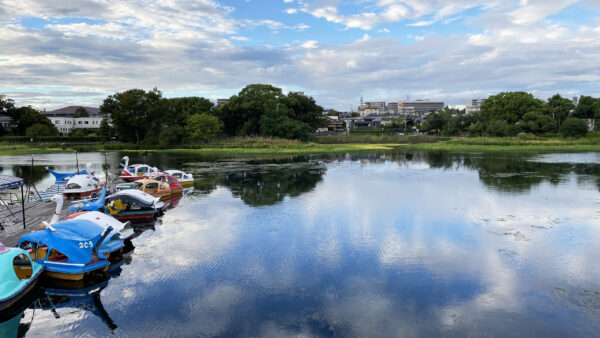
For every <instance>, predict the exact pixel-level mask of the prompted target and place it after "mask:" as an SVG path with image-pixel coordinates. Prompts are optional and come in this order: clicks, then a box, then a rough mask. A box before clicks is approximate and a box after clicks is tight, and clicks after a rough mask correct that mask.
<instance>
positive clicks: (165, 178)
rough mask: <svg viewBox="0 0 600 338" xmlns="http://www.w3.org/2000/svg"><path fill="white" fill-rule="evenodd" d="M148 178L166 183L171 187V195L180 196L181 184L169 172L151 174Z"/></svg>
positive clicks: (181, 191)
mask: <svg viewBox="0 0 600 338" xmlns="http://www.w3.org/2000/svg"><path fill="white" fill-rule="evenodd" d="M150 179H152V180H155V181H159V182H164V183H167V184H168V185H169V188H170V189H171V197H173V196H180V195H181V194H182V193H183V186H182V185H181V184H180V183H179V181H178V180H177V179H176V178H175V177H173V176H172V175H171V174H167V173H160V174H156V175H151V176H150Z"/></svg>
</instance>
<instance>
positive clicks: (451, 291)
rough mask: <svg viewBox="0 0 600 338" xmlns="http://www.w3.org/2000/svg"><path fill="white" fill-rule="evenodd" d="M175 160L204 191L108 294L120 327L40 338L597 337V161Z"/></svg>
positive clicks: (39, 330) (49, 318)
mask: <svg viewBox="0 0 600 338" xmlns="http://www.w3.org/2000/svg"><path fill="white" fill-rule="evenodd" d="M118 156H120V155H114V156H112V157H114V158H115V159H117V160H118V158H119V157H118ZM166 156H167V155H165V154H159V155H148V156H147V157H144V158H140V159H136V162H141V161H142V160H143V161H145V162H146V163H148V164H152V165H157V166H158V165H161V163H162V167H166V166H165V165H164V163H165V162H166V161H167V160H168V159H169V157H166ZM168 156H172V158H171V161H172V163H173V164H172V165H170V167H177V166H179V167H182V168H183V169H184V170H188V171H192V172H194V176H195V177H196V179H197V181H196V191H195V192H194V193H193V194H192V195H190V196H186V197H187V198H184V199H183V200H182V201H181V202H180V203H179V205H178V206H177V207H176V208H174V209H172V210H170V211H168V212H167V213H166V214H165V216H164V217H163V218H162V219H161V220H160V222H159V223H157V224H155V225H154V226H153V227H152V228H148V229H147V230H146V231H143V232H141V233H140V234H139V236H138V237H137V238H136V239H135V240H134V245H135V246H136V249H135V250H134V251H133V252H132V253H131V257H130V261H127V264H123V265H121V266H119V267H118V269H119V273H118V274H117V275H118V278H111V279H110V280H109V281H108V283H107V285H103V286H102V288H101V289H100V290H99V291H98V293H97V294H98V297H100V295H101V304H102V308H103V310H104V311H105V313H106V315H107V316H108V317H109V318H110V320H111V322H112V325H110V323H111V322H108V321H107V320H106V319H102V318H101V317H102V316H98V315H97V314H96V313H94V311H88V310H84V309H81V308H78V307H77V306H72V307H70V312H69V315H68V316H62V315H61V317H60V318H55V316H54V315H53V314H52V312H51V311H50V310H48V309H45V308H42V309H41V310H40V309H37V310H35V314H34V313H33V312H34V310H33V307H31V308H29V309H27V310H26V311H25V313H24V315H23V319H22V320H21V323H25V322H26V321H27V320H28V319H29V318H33V321H32V322H31V325H30V326H28V331H27V334H28V335H29V334H31V335H59V336H79V335H92V336H105V335H108V334H110V332H111V330H113V333H114V334H115V335H125V336H169V335H179V336H192V335H194V336H197V335H208V336H212V335H224V336H248V335H253V336H277V337H281V336H292V335H293V336H296V335H300V334H303V335H309V336H333V335H338V336H339V335H341V336H369V337H372V336H419V337H422V336H440V335H441V336H465V335H474V336H508V335H510V336H513V335H518V336H522V337H528V336H530V337H537V336H586V337H588V336H597V335H598V332H599V331H598V330H599V329H600V269H598V268H597V263H596V261H597V260H598V259H599V258H600V246H599V245H598V243H599V241H600V214H599V213H598V210H597V208H598V205H599V204H600V194H599V190H598V182H599V179H600V175H599V174H600V171H598V169H599V167H598V164H596V162H595V161H592V160H590V159H589V158H596V157H597V154H580V155H578V156H574V157H573V156H571V157H560V156H558V157H556V156H555V157H551V156H548V155H546V156H541V157H540V156H535V155H518V156H517V155H503V154H452V153H434V152H410V153H406V152H398V153H386V154H370V155H347V156H319V157H311V158H294V159H281V158H280V159H265V160H244V161H223V160H217V161H210V159H206V158H197V157H194V156H191V155H168ZM42 297H44V296H42ZM34 304H35V303H34ZM96 308H97V307H96ZM111 327H112V328H111Z"/></svg>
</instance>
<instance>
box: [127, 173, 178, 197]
mask: <svg viewBox="0 0 600 338" xmlns="http://www.w3.org/2000/svg"><path fill="white" fill-rule="evenodd" d="M135 184H136V185H137V187H136V189H138V190H141V191H143V192H145V193H147V194H150V195H152V196H154V197H158V198H160V200H161V201H167V200H170V199H171V188H170V187H169V184H168V183H166V182H160V181H156V180H154V179H149V178H145V179H143V180H139V181H136V182H135Z"/></svg>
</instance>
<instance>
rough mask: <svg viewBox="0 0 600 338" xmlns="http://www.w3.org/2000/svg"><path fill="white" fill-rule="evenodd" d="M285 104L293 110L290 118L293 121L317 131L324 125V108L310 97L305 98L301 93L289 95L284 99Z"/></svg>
mask: <svg viewBox="0 0 600 338" xmlns="http://www.w3.org/2000/svg"><path fill="white" fill-rule="evenodd" d="M282 101H283V104H285V105H286V106H287V107H288V108H290V109H291V110H292V115H291V116H290V117H291V118H292V119H293V120H296V121H300V122H304V123H306V124H307V125H309V126H310V127H311V128H312V131H314V130H316V129H317V128H319V127H320V126H322V125H323V123H324V122H325V119H324V118H323V107H321V106H319V105H317V103H316V102H315V100H314V99H313V98H312V97H310V96H305V95H303V94H300V93H293V92H290V93H288V95H287V96H284V97H282Z"/></svg>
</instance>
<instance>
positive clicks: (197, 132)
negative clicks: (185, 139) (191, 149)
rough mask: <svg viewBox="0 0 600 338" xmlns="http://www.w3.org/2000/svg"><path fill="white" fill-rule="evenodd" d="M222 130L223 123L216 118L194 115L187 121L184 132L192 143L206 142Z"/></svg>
mask: <svg viewBox="0 0 600 338" xmlns="http://www.w3.org/2000/svg"><path fill="white" fill-rule="evenodd" d="M222 129H223V123H222V122H221V121H219V119H218V118H217V117H216V116H213V115H209V114H195V115H192V116H190V117H189V118H188V119H187V124H186V126H185V130H186V131H187V132H188V134H189V137H190V139H191V140H192V141H193V142H206V141H208V140H209V139H211V138H213V137H215V136H216V135H217V134H218V133H219V132H220V131H221V130H222Z"/></svg>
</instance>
